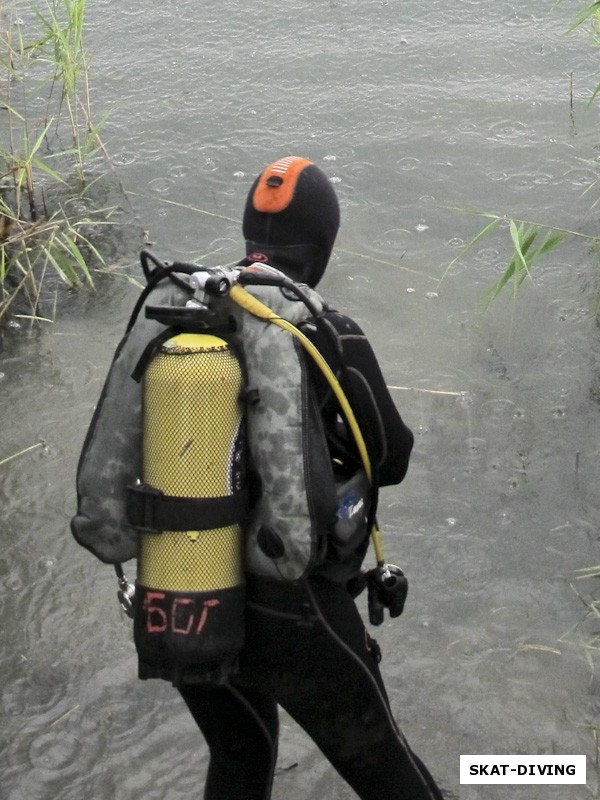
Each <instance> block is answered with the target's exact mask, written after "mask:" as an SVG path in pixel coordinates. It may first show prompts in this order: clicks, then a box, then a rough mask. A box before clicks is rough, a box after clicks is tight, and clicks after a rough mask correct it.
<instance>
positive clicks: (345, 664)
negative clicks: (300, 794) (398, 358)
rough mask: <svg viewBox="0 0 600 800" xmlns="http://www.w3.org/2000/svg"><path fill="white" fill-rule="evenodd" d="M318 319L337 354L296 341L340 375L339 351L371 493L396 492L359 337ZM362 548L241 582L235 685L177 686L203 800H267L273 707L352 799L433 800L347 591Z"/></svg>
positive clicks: (370, 361) (334, 431) (383, 400)
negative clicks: (201, 773) (205, 752)
mask: <svg viewBox="0 0 600 800" xmlns="http://www.w3.org/2000/svg"><path fill="white" fill-rule="evenodd" d="M326 319H327V324H329V325H331V326H332V327H333V329H334V331H335V332H336V333H337V339H338V344H337V348H336V347H333V348H332V346H331V340H330V338H329V337H328V336H326V335H324V332H323V329H320V330H319V329H317V328H313V327H312V326H311V325H308V326H305V327H304V331H305V333H306V334H307V335H309V337H310V338H311V339H313V341H315V343H316V344H317V345H318V346H319V348H320V349H321V350H322V351H323V353H324V355H325V356H326V358H327V360H328V361H329V363H330V365H331V366H332V368H333V369H334V370H335V371H337V372H338V373H339V372H340V360H339V355H338V354H336V353H334V352H333V351H334V350H335V349H337V350H338V351H340V352H341V355H342V356H343V361H344V363H345V370H343V371H345V381H346V389H347V390H348V392H349V393H350V395H351V397H352V404H353V407H354V411H355V414H356V416H357V419H358V422H359V423H360V425H361V428H362V430H363V435H364V436H365V439H366V441H367V444H368V449H369V452H370V455H371V458H372V460H373V466H374V467H375V469H376V473H377V476H378V481H379V484H380V485H387V484H395V483H398V482H399V481H401V480H402V478H403V477H404V475H405V473H406V469H407V467H408V460H409V456H410V451H411V448H412V444H413V437H412V433H411V432H410V430H409V429H408V428H407V427H406V425H405V424H404V422H403V421H402V419H401V417H400V415H399V414H398V411H397V410H396V407H395V405H394V403H393V400H392V398H391V397H390V394H389V392H388V390H387V388H386V385H385V381H384V379H383V376H382V374H381V371H380V369H379V366H378V364H377V361H376V359H375V356H374V354H373V351H372V349H371V347H370V345H369V343H368V341H367V339H366V338H365V337H364V335H363V333H362V331H361V330H360V328H359V327H358V326H357V325H356V324H355V323H354V322H353V321H352V320H349V319H348V318H347V317H344V316H342V315H340V314H337V313H336V312H329V313H328V314H327V315H326ZM314 385H315V389H316V393H317V396H318V398H319V401H320V404H321V408H322V413H323V417H324V420H325V422H326V427H328V429H329V432H330V434H331V439H332V441H334V444H333V445H332V446H333V447H334V448H335V447H336V446H339V448H340V451H341V450H348V451H349V453H350V455H349V457H350V458H352V446H351V445H349V444H347V443H345V442H344V435H343V432H342V434H341V435H340V434H339V431H338V428H339V424H338V419H337V408H336V406H335V403H333V401H332V398H331V397H330V396H329V393H328V388H327V387H326V385H325V384H324V383H323V381H322V380H321V378H320V376H319V375H317V374H315V375H314ZM335 441H337V442H338V445H336V444H335ZM367 546H368V542H364V543H363V545H362V546H361V547H360V548H358V551H357V552H356V553H355V554H353V556H352V557H350V558H348V559H347V561H346V562H345V563H339V562H338V563H333V560H332V562H331V563H325V564H323V566H322V567H321V569H318V570H317V571H316V572H315V573H314V574H313V575H312V576H311V577H310V578H309V579H308V580H306V581H303V582H301V583H299V584H287V583H283V582H279V581H269V580H265V579H262V578H261V579H259V578H252V577H249V578H248V584H247V596H248V611H247V628H246V645H245V647H244V650H243V652H242V654H241V659H240V671H239V675H238V676H237V677H236V678H235V679H234V680H233V681H232V683H231V685H228V686H217V687H215V686H205V685H204V686H203V685H198V686H196V685H194V686H180V687H179V690H180V692H181V694H182V696H183V698H184V700H185V702H186V703H187V705H188V707H189V709H190V711H191V712H192V715H193V716H194V719H195V720H196V722H197V724H198V726H199V727H200V729H201V731H202V733H203V734H204V737H205V739H206V741H207V743H208V746H209V748H210V766H209V771H208V777H207V781H206V788H205V795H204V797H205V800H268V798H270V796H271V789H272V781H273V774H274V770H275V762H276V757H277V741H278V716H277V705H281V706H282V707H283V708H285V710H286V711H287V712H288V713H289V714H290V716H291V717H292V718H293V719H294V720H295V721H296V722H297V723H298V724H299V725H300V726H301V727H302V728H303V729H304V730H305V731H306V733H307V734H308V735H309V736H310V737H311V738H312V740H313V741H314V742H315V743H316V744H317V745H318V747H319V748H320V749H321V751H322V752H323V754H324V756H325V757H326V758H327V759H328V760H329V761H330V763H331V764H332V765H333V766H334V767H335V769H336V770H337V771H338V773H339V774H340V775H341V776H342V777H343V778H344V779H345V780H346V781H347V782H348V784H349V785H350V786H351V787H352V788H353V789H354V791H355V792H356V793H357V794H358V796H359V797H360V798H362V800H371V799H372V798H380V797H385V798H386V800H441V798H442V795H441V792H440V790H439V789H438V788H437V786H436V784H435V782H434V781H433V779H432V777H431V776H430V774H429V772H428V770H427V769H426V767H425V766H424V765H423V764H422V762H421V761H420V760H419V759H418V758H417V757H416V756H415V755H414V754H413V753H412V751H411V750H410V748H409V746H408V744H407V742H406V740H405V739H404V737H403V735H402V733H401V732H400V730H399V729H398V727H397V726H396V723H395V721H394V719H393V717H392V714H391V711H390V707H389V703H388V700H387V696H386V692H385V688H384V685H383V681H382V678H381V674H380V671H379V667H378V665H377V664H378V660H379V658H378V656H379V654H378V648H377V645H376V643H375V642H374V640H372V639H371V638H370V636H369V635H368V633H367V631H366V629H365V626H364V624H363V622H362V619H361V617H360V614H359V612H358V610H357V608H356V605H355V602H354V600H353V598H352V596H351V594H350V593H349V591H348V589H347V583H348V581H349V580H351V579H352V578H353V577H354V576H355V575H356V572H357V570H358V569H359V567H360V562H361V561H362V557H363V556H364V551H365V550H366V548H367ZM332 559H334V555H332ZM332 576H333V578H332ZM299 779H300V780H301V778H299Z"/></svg>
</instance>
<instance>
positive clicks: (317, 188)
mask: <svg viewBox="0 0 600 800" xmlns="http://www.w3.org/2000/svg"><path fill="white" fill-rule="evenodd" d="M339 226H340V207H339V203H338V199H337V196H336V194H335V191H334V189H333V186H332V185H331V183H330V181H329V179H328V178H327V176H326V175H325V174H324V173H323V172H322V171H321V170H320V169H319V167H317V166H316V164H313V163H312V161H309V160H308V159H306V158H301V157H299V156H288V157H286V158H281V159H279V160H278V161H274V162H273V163H272V164H269V166H268V167H266V168H265V169H264V170H263V171H262V172H261V174H260V175H259V176H258V178H256V180H255V181H254V183H253V184H252V188H251V189H250V192H249V194H248V198H247V200H246V207H245V209H244V221H243V226H242V230H243V234H244V238H245V240H246V259H247V260H248V261H259V262H268V263H269V264H271V265H272V266H274V267H277V268H278V269H280V270H282V272H285V274H286V275H287V276H288V277H289V278H292V280H295V281H297V282H299V283H306V284H308V285H309V286H311V287H315V286H316V285H317V284H318V282H319V281H320V280H321V277H322V275H323V273H324V272H325V267H326V266H327V262H328V261H329V257H330V255H331V250H332V248H333V243H334V241H335V237H336V235H337V232H338V228H339Z"/></svg>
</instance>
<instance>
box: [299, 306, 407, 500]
mask: <svg viewBox="0 0 600 800" xmlns="http://www.w3.org/2000/svg"><path fill="white" fill-rule="evenodd" d="M324 322H325V324H326V325H328V326H330V328H331V329H332V330H333V332H334V337H335V340H337V348H336V349H337V351H338V353H337V354H336V353H335V352H334V348H333V347H332V339H333V338H334V337H330V336H327V334H326V333H325V332H324V331H323V330H322V328H321V329H319V328H315V327H313V326H312V325H311V326H307V328H304V332H305V333H306V334H307V335H308V336H309V338H311V339H312V340H313V342H314V344H315V345H316V346H317V347H318V348H319V349H320V350H321V352H322V353H323V355H324V356H325V358H326V359H327V361H328V362H329V364H330V366H331V368H332V369H333V370H334V372H336V373H337V374H338V376H339V377H340V379H341V380H342V383H344V382H345V380H346V376H347V383H349V387H346V389H347V390H348V388H349V391H348V394H349V400H350V402H351V404H352V407H353V410H354V413H355V415H356V418H357V421H358V424H359V426H360V428H361V431H362V433H363V436H364V437H365V440H366V442H367V446H368V449H369V452H370V454H371V458H372V459H373V460H374V462H375V463H374V466H375V468H376V470H377V478H378V484H379V485H380V486H388V485H392V484H397V483H400V481H401V480H402V479H403V478H404V476H405V475H406V471H407V469H408V462H409V458H410V453H411V450H412V446H413V441H414V440H413V435H412V432H411V431H410V429H409V428H408V427H407V426H406V425H405V423H404V421H403V420H402V417H401V416H400V414H399V412H398V409H397V408H396V406H395V404H394V401H393V399H392V397H391V395H390V392H389V390H388V388H387V386H386V383H385V379H384V377H383V375H382V373H381V369H380V367H379V364H378V362H377V358H376V356H375V353H374V352H373V349H372V347H371V345H370V344H369V341H368V339H367V338H366V336H365V335H364V333H363V331H362V330H361V328H360V327H359V326H358V325H357V323H356V322H354V320H352V319H350V318H349V317H346V316H344V315H343V314H339V313H338V312H337V311H329V310H328V311H326V312H325V313H324ZM340 357H341V360H342V361H343V363H344V365H345V375H344V374H343V373H344V370H340ZM321 392H323V386H322V385H321ZM330 399H331V398H330ZM329 412H330V413H331V404H329ZM325 414H327V410H325Z"/></svg>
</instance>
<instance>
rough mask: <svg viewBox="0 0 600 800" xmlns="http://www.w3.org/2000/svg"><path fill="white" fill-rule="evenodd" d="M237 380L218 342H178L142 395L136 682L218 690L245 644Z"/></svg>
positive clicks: (191, 338)
mask: <svg viewBox="0 0 600 800" xmlns="http://www.w3.org/2000/svg"><path fill="white" fill-rule="evenodd" d="M243 388H244V379H243V374H242V370H241V367H240V363H239V360H238V358H237V356H236V354H235V353H234V352H233V351H232V349H231V348H230V346H229V345H228V344H227V342H226V341H224V340H223V339H221V338H220V337H217V336H214V335H212V334H206V333H180V334H178V335H176V336H173V337H172V338H170V339H168V340H167V341H165V342H164V343H163V344H162V345H160V347H159V349H158V352H157V353H156V354H155V355H154V356H153V357H152V359H151V360H150V361H149V363H148V365H147V367H146V370H145V374H144V386H143V394H142V397H143V404H142V415H143V436H142V442H143V445H142V447H143V456H142V481H141V482H140V483H139V484H137V485H135V486H133V487H130V498H129V519H130V521H131V522H132V523H133V524H135V525H136V527H138V528H139V529H140V537H139V554H138V574H137V581H136V590H135V600H134V607H135V615H134V639H135V644H136V648H137V652H138V657H139V676H140V678H143V679H145V678H164V679H167V680H171V681H172V682H173V683H177V682H180V681H185V682H195V681H198V682H199V681H204V680H210V681H213V682H214V681H217V682H219V681H222V680H225V679H226V677H227V675H228V674H229V673H230V672H231V671H232V670H234V669H235V663H236V657H237V655H238V653H239V651H240V649H241V646H242V644H243V638H244V606H245V588H244V567H243V530H242V523H243V519H244V516H245V513H246V495H245V466H246V465H245V425H244V423H245V419H244V414H243V406H242V397H241V396H242V390H243Z"/></svg>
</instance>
